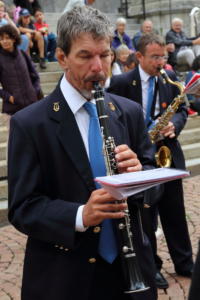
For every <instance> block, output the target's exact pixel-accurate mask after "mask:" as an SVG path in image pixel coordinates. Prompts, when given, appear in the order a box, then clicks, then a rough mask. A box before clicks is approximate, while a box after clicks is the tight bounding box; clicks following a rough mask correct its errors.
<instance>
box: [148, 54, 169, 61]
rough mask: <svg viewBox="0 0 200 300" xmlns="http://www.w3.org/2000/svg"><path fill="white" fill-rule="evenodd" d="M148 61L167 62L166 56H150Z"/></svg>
mask: <svg viewBox="0 0 200 300" xmlns="http://www.w3.org/2000/svg"><path fill="white" fill-rule="evenodd" d="M149 58H150V59H153V60H156V61H158V60H168V56H167V55H164V56H160V55H151V56H149Z"/></svg>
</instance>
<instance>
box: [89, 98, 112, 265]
mask: <svg viewBox="0 0 200 300" xmlns="http://www.w3.org/2000/svg"><path fill="white" fill-rule="evenodd" d="M84 108H85V110H86V111H87V112H88V114H89V116H90V123H89V133H88V144H89V156H90V165H91V168H92V172H93V176H94V177H97V176H105V175H106V166H105V161H104V156H103V144H102V136H101V132H100V126H99V120H98V116H97V110H96V105H95V104H93V103H91V102H89V101H88V102H86V103H85V104H84ZM96 187H97V188H100V186H99V185H98V184H96ZM98 252H99V254H100V255H101V257H102V258H103V259H104V260H106V261H107V262H109V263H112V262H113V261H114V259H115V258H116V257H117V254H118V250H117V243H116V238H115V234H114V228H113V223H112V220H111V219H106V220H104V221H103V223H102V229H101V234H100V240H99V249H98Z"/></svg>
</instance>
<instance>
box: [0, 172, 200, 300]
mask: <svg viewBox="0 0 200 300" xmlns="http://www.w3.org/2000/svg"><path fill="white" fill-rule="evenodd" d="M199 183H200V176H195V177H191V178H189V179H186V180H184V190H185V205H186V212H187V218H188V225H189V231H190V235H191V240H192V245H193V252H194V257H195V254H196V252H197V245H198V239H199V237H200V217H199V215H200V204H199V201H200V184H199ZM25 243H26V237H25V236H24V235H22V234H21V233H19V232H17V231H16V230H15V229H14V228H13V227H12V226H4V227H2V228H0V299H1V300H11V299H12V300H19V299H20V285H21V275H22V265H23V257H24V248H25ZM158 248H159V254H160V255H161V257H162V258H163V260H164V268H163V274H164V275H165V276H166V278H167V280H168V281H169V284H170V287H169V289H167V291H166V294H165V293H164V291H163V290H159V300H185V299H187V294H188V289H189V286H190V280H189V279H187V278H184V277H181V276H177V275H176V274H175V273H174V269H173V265H172V263H171V260H170V257H169V254H168V251H167V247H166V243H165V240H164V238H163V237H160V238H159V241H158ZM56 300H59V299H56ZM147 300H148V299H147Z"/></svg>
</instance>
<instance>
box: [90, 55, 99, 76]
mask: <svg viewBox="0 0 200 300" xmlns="http://www.w3.org/2000/svg"><path fill="white" fill-rule="evenodd" d="M91 70H92V72H100V71H102V61H101V58H100V57H99V56H95V57H94V59H93V61H92V66H91Z"/></svg>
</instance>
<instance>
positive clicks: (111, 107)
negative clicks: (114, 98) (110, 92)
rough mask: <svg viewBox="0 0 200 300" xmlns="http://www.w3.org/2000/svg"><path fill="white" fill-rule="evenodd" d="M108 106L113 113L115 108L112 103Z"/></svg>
mask: <svg viewBox="0 0 200 300" xmlns="http://www.w3.org/2000/svg"><path fill="white" fill-rule="evenodd" d="M108 105H109V107H110V110H112V111H115V106H114V104H113V103H112V102H109V103H108Z"/></svg>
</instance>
